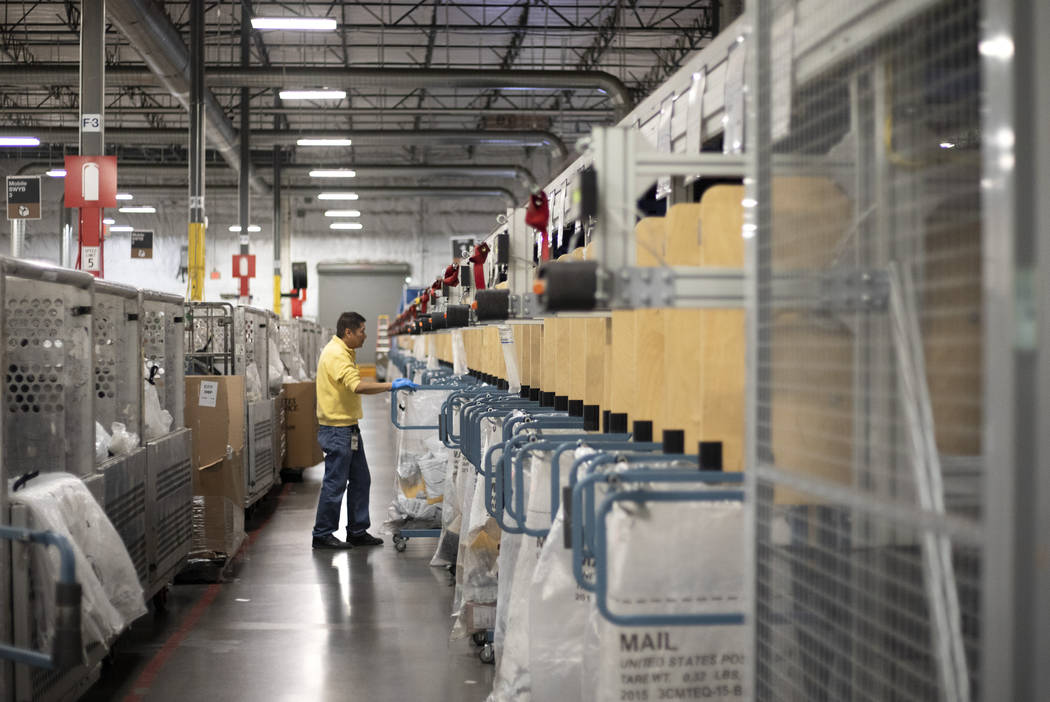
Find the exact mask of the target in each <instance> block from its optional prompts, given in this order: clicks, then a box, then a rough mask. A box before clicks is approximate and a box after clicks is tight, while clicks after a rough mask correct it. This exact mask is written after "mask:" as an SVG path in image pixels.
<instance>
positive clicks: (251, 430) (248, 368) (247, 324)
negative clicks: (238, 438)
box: [233, 306, 276, 507]
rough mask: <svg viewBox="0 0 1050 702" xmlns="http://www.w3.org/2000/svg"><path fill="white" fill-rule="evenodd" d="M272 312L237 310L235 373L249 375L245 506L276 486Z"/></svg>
mask: <svg viewBox="0 0 1050 702" xmlns="http://www.w3.org/2000/svg"><path fill="white" fill-rule="evenodd" d="M271 315H272V313H271V312H268V311H266V310H263V309H259V308H256V307H244V306H241V307H235V308H234V310H233V320H234V321H233V328H234V334H235V336H236V343H235V345H234V371H235V374H236V375H244V376H245V387H246V388H247V389H248V397H247V398H246V403H245V405H246V407H247V415H246V421H247V425H246V432H245V444H246V447H245V448H246V450H245V461H246V463H245V471H244V479H245V498H244V499H245V504H244V506H245V507H251V506H252V505H254V504H255V503H256V502H258V501H259V500H260V499H262V497H263V496H264V495H266V493H267V492H269V490H270V488H271V487H273V483H274V474H275V465H276V461H275V458H274V400H273V396H272V394H271V392H270V389H269V388H270V383H269V358H270V350H269V343H268V341H269V335H270V331H269V330H270V328H271V327H273V326H274V325H273V324H271ZM253 367H254V369H255V372H256V373H257V374H258V379H259V388H258V393H257V394H256V393H253V392H252V388H251V387H250V385H249V382H248V376H249V375H250V374H251V373H252V368H253Z"/></svg>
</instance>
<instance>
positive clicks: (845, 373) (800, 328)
mask: <svg viewBox="0 0 1050 702" xmlns="http://www.w3.org/2000/svg"><path fill="white" fill-rule="evenodd" d="M772 194H773V209H774V219H773V226H774V241H777V240H778V239H777V234H778V232H779V231H780V230H781V229H783V230H786V231H787V232H789V233H790V238H789V237H785V236H781V237H780V239H779V240H780V241H784V240H787V241H786V242H785V243H782V244H779V245H776V246H774V247H773V249H772V251H771V257H772V260H773V265H774V266H775V267H776V268H777V269H778V270H780V271H786V270H791V269H800V268H804V269H809V270H813V269H820V268H823V267H825V266H827V265H829V264H830V263H831V261H832V259H833V257H834V255H835V252H836V250H837V246H838V244H839V242H840V241H841V240H842V239H843V237H845V236H846V235H847V234H848V232H849V228H850V226H851V221H852V204H851V202H850V200H849V198H847V197H846V196H845V194H844V193H843V192H842V190H841V189H840V188H839V187H838V186H837V185H835V184H834V183H832V182H831V181H829V180H827V179H824V178H795V177H791V178H775V179H774V181H773V188H772ZM770 334H771V338H772V341H773V349H774V351H773V353H772V358H771V359H770V363H771V369H770V371H771V382H772V384H773V387H772V397H771V403H772V407H771V417H770V421H771V422H772V427H771V441H772V445H773V455H774V460H775V461H776V463H777V465H780V466H784V467H785V468H787V469H788V470H791V471H795V472H798V473H801V474H804V475H806V476H808V477H811V478H818V479H821V480H826V481H828V482H831V483H841V484H850V483H851V482H852V479H853V477H852V468H851V466H852V461H853V455H852V454H853V418H852V415H853V347H854V339H853V336H852V335H851V334H850V333H848V332H847V331H846V330H845V329H844V328H842V327H838V326H831V325H828V324H825V323H823V322H821V321H820V320H815V319H810V318H807V317H805V316H803V315H802V314H800V313H798V312H795V311H792V310H782V311H780V312H779V313H778V314H777V315H776V317H775V319H774V320H773V321H772V326H771V329H770ZM775 500H776V502H778V503H784V504H800V503H807V504H812V503H814V502H815V501H816V500H815V499H814V498H813V496H811V495H799V494H797V493H795V492H794V491H791V490H788V489H786V488H783V487H778V488H777V491H776V494H775Z"/></svg>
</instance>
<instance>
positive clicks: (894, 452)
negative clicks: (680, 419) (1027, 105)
mask: <svg viewBox="0 0 1050 702" xmlns="http://www.w3.org/2000/svg"><path fill="white" fill-rule="evenodd" d="M875 4H880V3H871V2H858V3H852V4H848V5H847V4H844V3H838V2H832V1H830V0H828V1H826V2H809V3H791V2H776V3H758V5H759V8H758V9H757V10H756V15H755V16H756V25H755V30H756V31H755V34H754V36H753V37H752V39H753V41H754V42H755V43H756V45H755V48H754V57H753V60H755V61H756V62H757V63H756V70H755V73H754V75H756V76H757V77H758V79H757V81H756V83H755V86H754V87H755V91H754V92H755V97H756V105H755V106H754V107H755V113H756V114H757V115H759V116H758V117H756V119H755V120H754V121H753V124H755V125H757V129H756V130H755V132H756V133H755V134H753V135H751V137H750V138H751V139H752V141H751V146H750V148H751V149H753V150H754V151H755V152H756V153H758V154H764V156H758V157H756V163H757V173H755V176H756V177H755V188H756V190H755V192H756V200H757V202H758V212H757V213H756V215H755V216H756V218H757V223H758V224H757V230H758V238H757V239H756V246H755V257H756V258H755V263H756V272H757V276H756V278H757V282H756V286H757V289H756V292H757V294H756V300H757V310H756V320H755V328H756V334H755V336H756V338H755V341H757V344H756V352H755V353H756V354H757V356H756V358H757V363H756V366H755V371H754V372H755V374H756V376H755V378H754V381H755V388H756V390H755V392H756V399H755V407H754V412H755V414H754V416H753V417H752V419H753V421H754V424H755V434H756V446H755V450H756V456H755V458H756V475H757V495H756V497H757V501H756V516H757V523H756V541H757V544H756V558H757V560H756V593H755V594H756V640H757V648H756V693H757V697H758V698H759V699H767V700H836V701H841V700H903V699H923V700H932V699H941V700H969V699H973V698H974V697H975V696H976V692H977V690H979V689H980V684H979V683H980V681H979V674H978V672H979V670H980V657H981V648H980V637H979V632H980V631H981V629H982V612H981V608H980V601H981V592H980V589H981V570H982V552H981V548H980V543H981V527H982V524H983V519H984V518H985V512H984V509H983V507H984V506H983V505H982V500H981V480H982V478H983V473H984V466H983V461H982V445H981V428H982V397H981V388H982V365H981V364H982V334H983V329H982V314H981V310H982V308H981V305H982V301H981V289H982V276H981V210H980V201H981V197H980V187H981V159H980V149H979V146H980V107H981V106H980V62H979V56H978V50H977V47H978V38H979V26H978V21H979V17H980V3H979V2H978V1H977V0H953V1H952V2H908V3H904V2H896V3H893V2H891V3H881V5H882V6H883V7H881V11H880V12H877V13H869V12H868V11H869V10H871V9H872V5H875ZM844 37H848V38H851V39H852V40H851V41H845V40H843V38H844Z"/></svg>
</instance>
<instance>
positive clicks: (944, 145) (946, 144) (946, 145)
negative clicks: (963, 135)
mask: <svg viewBox="0 0 1050 702" xmlns="http://www.w3.org/2000/svg"><path fill="white" fill-rule="evenodd" d="M941 148H942V149H954V148H955V144H953V143H952V142H950V141H942V142H941Z"/></svg>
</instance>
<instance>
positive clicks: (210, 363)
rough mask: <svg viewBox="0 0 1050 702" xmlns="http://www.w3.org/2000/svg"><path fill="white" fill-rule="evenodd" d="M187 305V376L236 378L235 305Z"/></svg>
mask: <svg viewBox="0 0 1050 702" xmlns="http://www.w3.org/2000/svg"><path fill="white" fill-rule="evenodd" d="M185 305H186V312H185V314H186V328H185V334H186V337H185V345H186V373H187V374H189V375H209V374H216V375H236V374H237V371H236V370H235V369H234V353H235V352H236V350H237V344H236V343H235V338H234V337H235V335H234V333H233V305H231V304H230V303H228V302H187V303H185ZM180 417H181V414H180Z"/></svg>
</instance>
